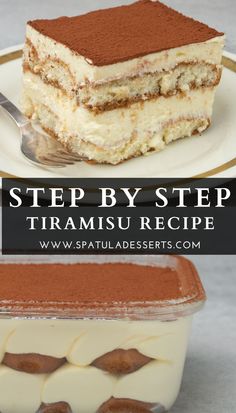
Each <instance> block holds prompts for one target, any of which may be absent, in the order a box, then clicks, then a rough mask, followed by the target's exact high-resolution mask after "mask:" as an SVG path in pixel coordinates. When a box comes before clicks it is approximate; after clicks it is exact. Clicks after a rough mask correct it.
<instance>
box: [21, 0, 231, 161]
mask: <svg viewBox="0 0 236 413" xmlns="http://www.w3.org/2000/svg"><path fill="white" fill-rule="evenodd" d="M223 45H224V35H223V33H219V32H217V31H216V30H214V29H211V28H209V27H208V26H206V25H204V24H202V23H199V22H197V21H195V20H193V19H191V18H188V17H185V16H183V15H182V14H180V13H178V12H176V11H175V10H172V9H170V8H169V7H167V6H165V5H164V4H162V3H160V2H159V1H155V2H153V1H151V0H140V1H138V2H136V3H134V4H131V5H130V6H122V7H114V8H112V9H105V10H99V11H95V12H92V13H88V14H86V15H83V16H78V17H71V18H68V17H62V18H59V19H55V20H35V21H31V22H29V23H28V25H27V33H26V43H25V47H24V61H23V68H24V99H23V100H24V103H23V110H24V112H25V114H26V115H27V116H31V117H33V118H35V119H38V120H39V121H40V123H41V124H42V126H43V127H44V128H45V129H47V130H48V131H49V132H51V133H52V134H53V135H55V136H56V137H57V138H58V139H60V141H61V142H62V143H63V144H65V145H66V146H68V147H69V148H70V149H71V150H72V151H74V152H76V153H78V154H79V155H81V156H82V157H85V158H87V159H88V160H92V161H95V162H98V163H110V164H118V163H120V162H122V161H124V160H126V159H129V158H132V157H136V156H139V155H142V154H146V153H149V152H156V151H159V150H161V149H163V148H164V147H165V146H166V144H167V143H170V142H171V141H173V140H176V139H179V138H182V137H187V136H191V135H193V134H196V133H201V132H203V131H204V130H205V129H206V128H207V127H208V126H209V124H210V121H211V115H212V106H213V96H214V90H215V87H216V86H217V85H218V83H219V81H220V78H221V73H222V66H221V56H222V49H223ZM43 86H44V87H43ZM37 88H38V89H37ZM39 89H40V90H41V89H42V93H38V91H37V95H36V96H35V93H36V90H39ZM200 91H201V92H202V95H201V94H200V93H198V92H200ZM194 92H196V94H195V93H194ZM199 95H201V96H202V99H201V101H200V103H199V104H198V103H197V107H196V101H198V102H199V100H200V99H199ZM206 101H207V102H206ZM184 105H185V106H186V108H185V110H184V109H183V106H184ZM206 106H207V108H206ZM118 109H121V111H119V110H118ZM63 111H64V113H63V116H62V115H61V113H62V112H63ZM65 118H66V120H65ZM154 118H155V121H154Z"/></svg>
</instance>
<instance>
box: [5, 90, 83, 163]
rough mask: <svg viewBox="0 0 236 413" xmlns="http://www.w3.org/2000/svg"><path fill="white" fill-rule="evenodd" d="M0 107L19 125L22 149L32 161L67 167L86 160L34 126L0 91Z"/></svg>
mask: <svg viewBox="0 0 236 413" xmlns="http://www.w3.org/2000/svg"><path fill="white" fill-rule="evenodd" d="M0 107H2V108H3V109H4V110H5V111H6V112H7V114H8V115H9V116H10V117H11V118H12V119H13V120H14V122H15V123H16V124H17V126H18V127H19V129H20V134H21V151H22V153H23V155H24V156H26V158H28V159H29V160H30V161H31V162H33V163H36V164H41V165H45V166H51V167H65V166H67V165H73V164H74V163H75V162H79V161H84V160H85V158H82V157H79V156H77V155H76V154H74V153H72V152H69V151H67V150H66V149H65V147H64V146H63V145H62V144H61V143H60V142H59V141H57V140H56V139H53V138H52V137H51V136H49V135H46V134H44V133H40V132H38V131H37V130H36V129H35V128H34V127H33V126H32V123H31V121H30V120H29V119H28V118H27V117H26V116H24V115H23V113H21V111H20V110H19V109H18V108H17V107H16V106H15V105H14V104H13V103H12V102H10V101H9V100H8V99H7V98H6V97H5V96H4V95H3V94H2V93H0Z"/></svg>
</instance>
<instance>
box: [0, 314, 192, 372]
mask: <svg viewBox="0 0 236 413" xmlns="http://www.w3.org/2000/svg"><path fill="white" fill-rule="evenodd" d="M190 324H191V317H186V318H182V319H178V320H176V321H172V322H160V321H118V320H116V321H108V320H106V321H103V320H96V321H94V320H66V321H63V320H1V321H0V336H1V337H2V346H1V348H0V351H1V354H4V353H5V352H8V353H13V354H24V353H38V354H42V355H47V356H52V357H57V358H62V357H67V359H68V361H69V362H70V363H72V364H75V365H78V366H87V365H89V364H91V363H92V362H93V361H94V360H95V359H96V358H98V357H100V356H102V355H104V354H106V353H107V352H110V351H113V350H114V349H116V348H122V349H130V348H135V349H137V350H139V351H140V352H141V353H142V354H144V355H146V356H148V357H152V358H157V359H159V360H163V361H166V360H168V361H171V360H175V359H177V358H178V356H179V352H180V351H181V352H182V349H183V348H184V349H185V345H186V341H187V338H188V333H189V328H190ZM95 343H96V344H95Z"/></svg>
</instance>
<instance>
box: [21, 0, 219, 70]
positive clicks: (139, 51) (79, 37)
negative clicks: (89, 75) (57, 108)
mask: <svg viewBox="0 0 236 413" xmlns="http://www.w3.org/2000/svg"><path fill="white" fill-rule="evenodd" d="M29 24H30V26H32V27H33V28H34V29H36V30H37V31H39V32H40V33H42V34H43V35H46V36H48V37H50V38H52V39H53V40H55V41H56V42H59V43H62V44H64V45H65V46H67V47H69V48H70V49H71V50H72V51H74V52H76V53H78V54H80V55H82V56H84V57H85V58H86V59H87V60H88V61H89V63H92V64H94V65H95V66H106V65H110V64H114V63H117V62H123V61H127V60H130V59H134V58H136V57H141V56H145V55H147V54H151V53H155V52H160V51H163V50H168V49H172V48H175V47H180V46H184V45H188V44H192V43H200V42H205V41H207V40H210V39H212V38H214V37H217V36H221V35H223V33H219V32H217V31H216V30H214V29H212V28H210V27H208V26H207V25H205V24H203V23H199V22H198V21H195V20H193V19H191V18H189V17H185V16H184V15H182V14H180V13H178V12H177V11H175V10H173V9H171V8H169V7H167V6H166V5H164V4H162V3H160V2H159V1H155V2H154V1H151V0H140V1H138V2H136V3H133V4H131V5H129V6H121V7H114V8H110V9H105V10H98V11H94V12H91V13H88V14H85V15H82V16H77V17H60V18H58V19H55V20H34V21H31V22H29Z"/></svg>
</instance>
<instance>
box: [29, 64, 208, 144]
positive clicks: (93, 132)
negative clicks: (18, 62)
mask: <svg viewBox="0 0 236 413" xmlns="http://www.w3.org/2000/svg"><path fill="white" fill-rule="evenodd" d="M214 95H215V88H204V89H196V90H192V91H190V92H189V93H188V94H187V95H185V96H178V95H176V96H171V97H168V98H165V97H159V98H157V99H153V100H149V101H145V102H137V103H134V104H133V105H131V106H130V107H128V108H121V109H115V110H112V111H108V112H103V113H101V114H97V115H96V114H94V113H92V112H90V111H88V110H86V109H85V108H83V107H79V106H78V105H77V102H76V100H75V99H74V100H73V99H70V98H68V97H67V96H66V95H64V94H63V93H62V92H61V91H60V90H58V89H56V88H55V87H53V86H51V85H47V84H45V83H44V82H43V81H42V80H41V79H40V77H39V76H37V75H34V74H32V73H31V72H27V73H25V75H24V98H23V102H22V106H23V111H24V112H25V113H26V114H28V113H31V111H32V108H31V102H32V103H33V107H34V108H36V111H37V105H45V106H46V107H47V108H48V109H50V111H51V112H52V114H53V115H54V116H55V117H56V119H57V120H58V122H55V123H56V130H55V132H56V133H57V135H59V136H63V140H64V141H65V143H66V141H67V139H69V138H70V137H71V136H73V137H76V138H78V145H79V140H80V139H81V140H83V141H85V142H89V143H91V144H94V145H96V146H98V147H100V148H103V149H107V150H115V149H119V148H122V147H123V146H124V145H125V144H126V143H127V142H129V140H130V139H131V138H132V136H133V135H134V134H135V133H136V134H138V135H139V137H140V139H142V138H143V139H144V138H146V136H147V133H148V134H150V136H152V135H157V133H158V132H159V131H160V130H161V129H162V128H163V125H165V124H166V123H168V122H175V121H177V120H179V119H181V118H185V119H186V118H211V115H212V107H213V101H214Z"/></svg>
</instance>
